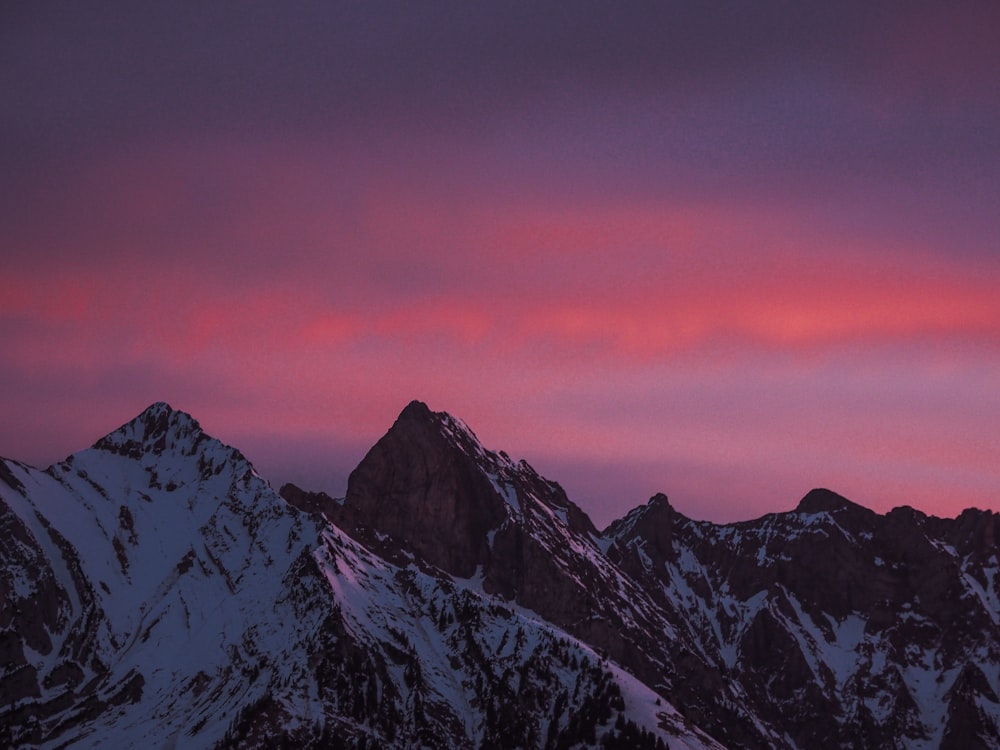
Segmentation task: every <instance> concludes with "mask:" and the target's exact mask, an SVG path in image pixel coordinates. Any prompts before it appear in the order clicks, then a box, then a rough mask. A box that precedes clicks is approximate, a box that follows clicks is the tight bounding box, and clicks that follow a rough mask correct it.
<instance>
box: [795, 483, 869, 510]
mask: <svg viewBox="0 0 1000 750" xmlns="http://www.w3.org/2000/svg"><path fill="white" fill-rule="evenodd" d="M860 507H861V506H860V505H858V504H857V503H852V502H851V501H850V500H848V499H847V498H846V497H844V496H843V495H838V494H837V493H836V492H834V491H833V490H828V489H826V488H825V487H817V488H815V489H812V490H809V492H807V493H806V494H805V497H803V498H802V499H801V500H800V501H799V504H798V505H796V506H795V512H796V513H832V512H834V511H838V510H843V509H845V508H860Z"/></svg>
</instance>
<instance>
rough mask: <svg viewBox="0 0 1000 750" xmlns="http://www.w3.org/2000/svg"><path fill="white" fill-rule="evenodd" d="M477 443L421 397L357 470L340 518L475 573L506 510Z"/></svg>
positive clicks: (452, 569)
mask: <svg viewBox="0 0 1000 750" xmlns="http://www.w3.org/2000/svg"><path fill="white" fill-rule="evenodd" d="M474 445H478V443H475V444H473V442H472V440H470V439H468V438H467V436H466V435H465V433H464V430H463V429H462V427H461V426H460V425H458V424H457V423H456V422H454V421H453V420H451V419H450V418H449V417H447V415H440V414H433V413H432V412H431V411H430V410H429V409H428V408H427V406H425V405H424V404H422V403H420V402H417V401H414V402H413V403H411V404H410V405H409V406H407V407H406V409H404V410H403V412H402V413H401V414H400V415H399V418H398V419H397V420H396V423H395V424H394V425H393V426H392V428H391V429H390V430H389V432H388V433H386V435H385V436H384V437H383V438H382V439H381V440H379V441H378V442H377V443H376V444H375V446H374V447H373V448H372V449H371V450H370V451H369V452H368V455H367V456H365V458H364V460H362V462H361V464H360V465H359V466H358V467H357V468H356V469H355V470H354V471H353V472H351V475H350V478H349V479H348V484H347V495H346V497H345V498H344V504H343V507H342V510H339V511H337V512H336V515H335V518H334V519H333V520H334V521H335V522H336V523H337V524H338V525H340V526H341V527H342V528H344V529H345V530H348V531H351V532H353V533H354V534H356V535H357V536H358V537H359V538H360V539H362V540H372V537H373V536H374V535H375V534H384V535H388V536H389V537H392V538H393V539H394V540H397V541H398V543H400V544H402V545H404V547H406V548H408V549H410V550H411V551H413V552H414V553H416V554H418V555H419V556H420V557H422V558H423V559H424V560H426V561H427V562H429V563H430V564H432V565H436V566H437V567H439V568H441V569H442V570H444V571H445V572H447V573H452V574H454V575H458V576H461V577H463V578H467V577H469V576H471V575H473V573H475V571H476V567H477V566H479V565H482V564H484V563H485V562H486V561H487V559H488V556H489V545H488V543H487V534H488V533H489V532H490V531H491V530H493V529H495V528H496V527H497V526H499V525H500V523H501V521H503V519H504V517H505V515H506V514H505V511H504V506H505V503H504V501H503V500H502V499H501V498H500V497H499V496H498V494H497V491H496V489H495V487H494V486H493V485H492V484H491V483H490V480H489V478H488V477H487V476H486V475H485V474H484V473H483V471H482V470H481V469H480V466H479V464H478V463H477V461H476V456H475V455H470V453H473V454H474Z"/></svg>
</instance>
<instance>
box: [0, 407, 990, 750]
mask: <svg viewBox="0 0 1000 750" xmlns="http://www.w3.org/2000/svg"><path fill="white" fill-rule="evenodd" d="M997 527H998V517H997V516H996V515H994V514H992V513H989V512H982V511H974V510H970V511H966V512H965V513H963V514H962V515H961V516H959V517H958V518H957V519H938V518H933V517H927V516H924V515H923V514H920V513H918V512H917V511H914V510H912V509H909V508H898V509H896V510H894V511H892V512H891V513H889V514H887V515H884V516H880V515H877V514H875V513H873V512H871V511H868V510H866V509H864V508H861V507H860V506H857V505H854V504H852V503H850V502H849V501H847V500H845V499H844V498H842V497H840V496H838V495H836V494H834V493H832V492H829V491H826V490H814V491H813V492H811V493H809V494H808V495H807V496H806V497H805V498H804V499H803V500H802V502H801V503H800V504H799V506H798V507H797V508H796V510H795V511H793V512H791V513H784V514H774V515H769V516H765V517H764V518H761V519H758V520H756V521H750V522H746V523H739V524H729V525H715V524H710V523H704V522H697V521H692V520H690V519H687V518H685V517H684V516H682V515H680V514H679V513H677V512H676V511H675V510H674V509H673V508H672V507H671V506H670V504H669V501H668V500H667V498H666V497H665V496H663V495H657V496H655V497H654V498H653V499H651V500H650V501H649V503H648V504H646V505H644V506H642V507H639V508H636V509H635V510H634V511H632V512H631V513H629V514H628V515H627V516H626V517H625V518H623V519H620V520H619V521H616V522H615V523H613V524H612V525H611V526H610V527H609V528H608V529H606V530H605V531H603V532H600V531H598V530H597V529H595V528H594V526H593V524H592V523H591V521H590V520H589V519H588V518H587V516H586V514H585V513H583V511H582V510H580V509H579V508H578V507H577V506H576V505H574V504H573V503H572V501H570V499H569V498H567V497H566V494H565V493H564V492H563V490H562V489H561V488H560V487H559V485H557V484H555V483H554V482H551V481H549V480H546V479H545V478H543V477H541V476H539V475H538V473H537V472H535V471H534V469H532V468H531V466H529V465H528V464H527V463H525V462H523V461H521V462H515V461H513V460H511V459H510V458H509V457H508V456H507V455H506V454H504V453H503V452H499V453H496V452H493V451H490V450H488V449H486V448H484V447H483V446H482V445H481V444H480V442H479V441H478V439H477V438H476V437H475V435H474V433H473V432H472V431H471V430H470V429H469V428H468V427H467V426H465V425H464V424H463V423H462V422H461V421H459V420H458V419H456V418H454V417H451V416H450V415H447V414H443V413H435V412H432V411H431V410H429V409H428V408H427V407H426V406H425V405H424V404H421V403H419V402H413V403H412V404H410V405H409V406H407V407H406V409H404V410H403V412H402V413H401V414H400V416H399V418H398V419H397V420H396V422H395V424H394V425H392V427H391V428H390V429H389V431H388V432H387V433H386V435H385V436H384V437H383V438H382V439H381V440H379V442H378V443H377V444H376V445H375V446H374V447H373V448H372V449H371V451H370V452H369V453H368V455H367V456H366V457H365V458H364V460H363V461H362V462H361V464H360V465H359V466H358V467H357V469H356V470H355V471H354V472H353V473H352V475H351V477H350V480H349V483H348V489H347V493H346V496H345V497H344V498H339V499H335V498H331V497H330V496H328V495H325V494H323V493H313V492H307V491H305V490H302V489H299V488H297V487H294V486H291V485H288V486H285V487H283V488H281V492H280V494H279V493H278V492H276V491H275V490H274V489H272V487H271V486H270V485H269V484H268V483H267V482H266V481H265V480H264V479H262V478H261V477H259V476H258V475H257V474H256V472H255V471H254V469H253V467H252V466H251V465H250V463H249V462H248V461H247V460H246V458H245V457H244V456H243V455H242V454H240V452H239V451H238V450H235V449H234V448H231V447H229V446H225V445H223V444H222V443H220V442H219V441H217V440H215V439H213V438H211V437H209V436H208V435H206V434H205V433H204V432H203V431H202V430H201V428H200V427H199V425H198V423H197V422H196V421H195V420H194V419H192V418H191V417H190V416H188V415H186V414H184V413H183V412H179V411H175V410H173V409H171V408H170V407H169V406H167V405H166V404H155V405H153V406H151V407H150V408H149V409H147V410H146V411H145V412H144V413H143V414H141V415H140V416H139V417H137V418H136V419H135V420H133V421H132V422H129V423H128V424H126V425H124V426H123V427H121V428H120V429H118V430H116V431H115V432H112V433H111V434H109V435H108V436H106V437H104V438H102V439H100V440H99V441H97V443H95V444H94V446H93V447H91V448H89V449H87V450H84V451H82V452H80V453H77V454H74V455H73V456H71V457H70V458H68V459H67V460H66V461H63V462H61V463H59V464H56V465H54V466H51V467H49V468H48V469H46V470H44V471H40V470H38V469H34V468H32V467H29V466H25V465H23V464H21V463H18V462H16V461H12V460H4V459H0V594H2V600H0V747H6V746H10V747H44V748H57V747H74V748H76V747H80V748H87V747H115V748H130V747H134V748H140V747H141V748H148V747H154V748H155V747H177V748H219V749H220V750H221V749H223V748H245V747H286V746H287V747H304V748H310V747H315V748H327V747H332V748H337V747H347V748H355V747H364V748H424V747H427V748H468V747H473V748H515V747H518V748H568V747H628V748H642V747H650V748H656V747H671V748H722V747H728V748H801V749H803V750H804V749H805V748H817V747H822V748H866V747H871V748H892V747H899V748H1000V729H998V726H1000V700H998V698H997V695H998V692H1000V579H998V577H997V573H998V571H1000V563H998V558H997V531H998V528H997Z"/></svg>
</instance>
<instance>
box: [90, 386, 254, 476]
mask: <svg viewBox="0 0 1000 750" xmlns="http://www.w3.org/2000/svg"><path fill="white" fill-rule="evenodd" d="M92 448H93V449H94V450H99V451H107V452H109V453H114V454H117V455H122V456H128V457H131V458H141V457H143V456H163V455H165V454H167V453H173V454H177V455H179V456H189V457H190V456H195V455H198V454H212V456H211V458H212V463H214V464H218V463H219V462H220V461H228V462H231V463H233V464H244V463H247V464H249V462H248V461H247V459H246V457H245V456H244V455H243V454H242V453H241V452H240V451H239V450H237V449H235V448H233V447H231V446H228V445H226V444H224V443H223V442H221V441H220V440H217V439H216V438H213V437H212V436H211V435H209V434H207V433H206V432H205V431H204V430H202V428H201V425H200V424H199V423H198V420H196V419H195V418H194V417H192V416H191V415H190V414H188V413H187V412H184V411H181V410H179V409H174V408H173V407H172V406H170V404H168V403H166V402H164V401H158V402H156V403H154V404H152V405H150V406H149V407H148V408H146V409H145V410H144V411H143V412H142V413H141V414H139V415H138V416H137V417H135V419H132V420H131V421H129V422H126V423H125V424H123V425H122V426H121V427H119V428H118V429H117V430H114V431H113V432H110V433H108V434H107V435H105V436H104V437H102V438H101V439H100V440H98V441H97V442H96V443H94V445H93V446H92ZM207 459H208V456H207V455H206V460H207Z"/></svg>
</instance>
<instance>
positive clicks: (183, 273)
mask: <svg viewBox="0 0 1000 750" xmlns="http://www.w3.org/2000/svg"><path fill="white" fill-rule="evenodd" d="M827 6H828V4H805V5H802V4H799V5H797V6H795V8H793V9H788V8H779V6H777V5H775V6H770V5H767V4H765V5H764V6H761V7H760V8H759V9H757V11H756V12H755V13H753V14H749V15H748V11H747V10H746V9H745V8H744V6H743V5H742V4H734V5H732V7H730V6H728V5H726V4H719V5H716V6H712V7H706V6H705V5H704V4H697V5H695V4H692V5H691V6H690V7H686V6H684V5H672V6H671V10H670V11H669V12H668V11H665V10H663V9H662V8H660V6H659V5H657V6H656V9H655V12H654V10H653V9H645V10H644V11H642V12H638V11H623V10H622V9H621V8H614V7H613V6H606V5H603V4H594V5H593V6H588V7H587V8H585V7H583V6H574V7H573V9H572V10H571V11H565V12H563V11H557V9H556V8H555V7H554V6H547V8H546V9H539V8H538V7H537V6H536V5H535V4H525V5H514V6H509V7H505V8H504V9H503V10H501V9H493V10H490V11H487V10H483V9H478V8H477V9H472V8H470V7H468V6H467V5H465V4H459V5H456V6H454V7H447V6H438V7H437V8H436V9H435V10H426V9H424V10H419V11H418V10H414V9H413V8H411V7H409V6H407V5H399V6H396V5H389V4H386V5H380V6H379V7H377V8H376V7H375V6H365V8H364V9H355V10H352V11H344V10H343V9H339V8H330V7H328V6H327V5H326V4H320V5H316V6H303V8H302V9H301V11H300V12H298V13H291V12H288V11H278V10H275V9H274V8H272V7H268V6H266V5H261V6H260V7H257V8H254V7H252V6H249V5H243V6H241V10H240V11H239V12H235V11H233V12H230V11H227V10H223V9H221V8H218V7H217V8H215V9H214V10H208V11H199V12H198V13H197V14H193V15H190V16H185V14H184V12H183V11H179V12H175V9H171V11H170V13H166V11H165V12H164V14H162V17H161V15H159V14H158V13H157V12H156V11H150V10H149V9H141V10H139V9H136V8H134V7H133V6H132V5H131V4H123V6H122V7H121V8H119V9H117V11H115V12H112V11H111V10H109V9H106V10H102V11H100V12H98V11H97V10H95V9H94V8H85V7H83V6H81V5H76V6H74V8H73V9H65V10H64V11H63V12H61V13H59V14H50V15H49V16H46V14H45V12H44V11H43V10H39V9H25V10H22V11H20V13H21V14H22V15H21V17H15V18H13V19H12V23H9V24H4V26H5V31H4V32H3V35H4V36H3V39H2V42H3V43H2V45H0V46H2V47H3V48H4V49H5V50H6V52H5V53H4V55H5V58H6V59H5V64H4V65H3V66H0V82H2V84H3V86H4V87H5V90H9V91H12V92H15V93H16V96H14V97H7V98H5V100H4V101H3V103H2V104H0V107H2V108H3V111H2V117H0V122H2V123H3V124H2V125H0V128H2V132H0V136H2V138H0V144H2V145H0V156H2V157H3V160H4V163H5V164H7V165H9V169H6V170H4V171H3V174H2V175H0V227H2V230H3V236H4V257H5V264H4V265H5V268H4V273H3V274H2V275H0V342H2V345H3V348H4V352H5V356H4V357H3V359H2V361H0V394H3V395H2V396H0V417H2V419H0V423H2V425H3V426H2V428H0V453H2V454H4V455H9V456H12V457H16V458H22V459H26V460H29V461H34V462H38V463H44V462H48V461H51V460H55V459H57V458H60V457H61V456H62V455H63V454H65V453H67V452H69V451H71V450H75V449H77V448H79V447H82V446H83V445H86V444H87V443H89V442H91V441H93V440H94V439H95V438H96V437H98V436H99V435H100V434H101V433H102V432H103V431H106V430H109V429H111V428H112V427H114V424H113V423H109V419H110V420H112V422H114V421H116V420H124V419H127V418H130V417H131V416H132V415H133V414H134V413H136V412H137V411H138V410H140V409H142V408H143V407H144V406H145V405H146V404H147V403H149V402H151V401H155V400H161V399H166V400H170V401H171V402H173V403H174V405H175V406H178V407H180V408H184V409H187V410H189V411H191V412H192V413H194V414H195V416H197V417H198V418H199V419H201V420H202V422H203V423H204V424H205V426H206V428H207V429H208V430H209V431H210V432H213V433H214V434H217V435H218V436H220V437H222V438H223V439H225V440H227V441H229V442H233V443H236V444H238V445H240V446H241V447H244V448H246V450H247V452H248V453H250V454H251V457H252V458H254V459H255V460H256V462H257V463H258V465H259V467H260V468H261V470H262V471H265V472H267V473H269V474H271V475H272V476H274V477H275V479H276V480H277V481H282V480H284V479H292V480H295V481H299V482H304V483H311V484H312V486H315V487H318V488H323V489H328V490H330V491H333V492H336V491H338V490H339V489H341V487H340V486H334V485H342V484H343V482H344V480H345V477H346V473H347V471H349V470H350V468H351V467H352V465H353V463H355V462H356V461H357V460H358V459H360V454H361V451H363V450H364V448H365V447H366V445H368V444H370V443H371V442H372V441H373V440H374V439H376V438H377V437H378V435H379V434H380V433H381V432H382V431H384V430H385V429H386V428H387V427H388V425H389V424H390V423H391V421H392V419H393V418H394V416H395V413H396V412H397V411H398V410H399V409H400V408H402V406H403V405H405V403H407V402H408V401H409V400H410V399H411V398H422V399H424V400H426V401H427V402H428V403H429V404H430V406H431V407H432V408H435V409H446V410H449V411H452V412H454V413H456V414H458V415H459V416H461V417H463V418H464V419H465V420H466V421H467V422H469V423H470V424H472V425H473V427H474V428H476V429H477V430H479V432H480V436H481V437H482V438H483V439H484V441H485V442H486V443H487V444H488V445H490V446H493V447H497V448H505V449H507V450H508V451H509V452H510V453H512V454H513V455H518V456H522V457H525V458H527V459H529V460H530V461H532V462H533V463H534V464H536V466H537V468H539V469H540V470H542V471H543V472H545V473H548V474H550V475H551V476H552V477H553V478H555V479H557V480H560V481H562V482H563V483H564V484H566V486H567V487H568V489H569V490H570V494H571V495H572V496H573V497H575V498H576V499H577V500H579V501H580V502H581V503H582V504H583V505H584V506H585V507H586V508H587V509H588V510H589V511H590V512H592V514H593V515H594V516H595V517H596V518H597V519H598V520H599V521H601V522H603V521H607V520H610V519H611V518H613V517H615V516H617V515H620V514H621V513H623V512H625V511H626V510H627V509H628V508H629V507H631V506H633V505H635V504H637V503H639V502H642V501H643V500H644V499H645V498H646V497H647V496H648V495H650V494H652V493H653V492H655V491H658V490H665V491H667V492H668V493H670V494H671V496H672V498H673V499H674V501H675V503H676V504H677V505H678V507H680V508H681V509H682V510H683V511H685V512H687V513H689V514H690V515H692V516H695V517H704V518H712V519H716V520H733V519H740V518H747V517H750V516H753V515H757V514H759V513H763V512H767V511H773V510H781V509H785V508H788V507H791V506H792V505H793V504H794V503H795V501H796V500H797V498H798V497H799V496H801V495H802V494H804V492H805V491H806V490H808V489H809V488H810V487H811V486H813V485H816V484H826V485H828V486H831V487H833V488H834V489H837V490H838V491H841V492H843V493H844V494H847V495H848V496H850V497H852V498H853V499H856V500H858V501H859V502H862V503H865V504H867V505H869V506H871V507H874V508H876V509H879V510H885V509H888V508H889V507H892V506H893V505H899V504H904V503H905V504H913V505H916V506H917V507H920V508H922V509H924V510H927V511H929V512H935V513H940V514H953V513H955V512H957V511H958V510H960V509H961V508H963V507H966V506H970V505H978V506H980V507H1000V495H998V494H997V492H998V490H997V488H998V487H1000V470H998V469H997V468H996V467H997V462H996V460H995V446H996V445H997V438H998V431H997V430H998V428H997V427H996V425H997V424H1000V421H998V418H1000V397H998V395H997V393H996V388H995V382H996V373H997V372H1000V301H998V297H997V295H996V292H995V290H996V289H997V288H998V282H1000V257H998V253H997V249H996V240H997V237H1000V210H997V209H998V208H1000V187H998V185H997V183H996V181H995V175H996V174H997V172H998V167H1000V163H998V162H1000V156H998V152H997V150H996V148H995V143H996V138H997V137H998V136H1000V105H998V104H997V100H996V97H995V95H994V93H993V92H994V87H995V81H996V80H997V74H998V73H1000V60H998V56H1000V53H998V50H1000V19H998V14H997V12H996V10H995V9H994V8H993V7H992V6H991V5H990V4H985V3H984V4H977V3H967V4H964V5H954V4H949V5H948V6H947V7H945V6H944V5H941V6H937V5H934V4H923V5H921V4H917V5H914V4H903V5H900V6H899V7H898V8H888V6H885V5H884V4H880V5H879V9H878V10H870V9H869V8H868V7H867V5H862V4H858V5H857V6H856V7H855V6H851V5H844V4H838V5H837V6H836V7H827ZM630 7H631V6H630Z"/></svg>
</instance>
